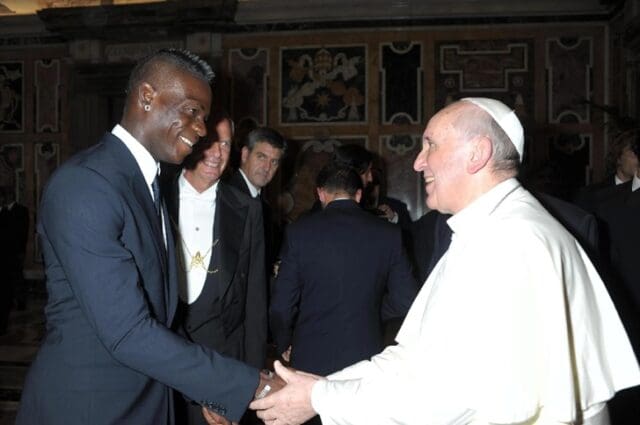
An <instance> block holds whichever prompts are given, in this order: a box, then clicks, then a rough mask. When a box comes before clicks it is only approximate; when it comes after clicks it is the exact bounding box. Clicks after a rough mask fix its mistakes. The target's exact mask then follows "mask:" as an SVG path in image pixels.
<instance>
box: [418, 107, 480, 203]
mask: <svg viewBox="0 0 640 425" xmlns="http://www.w3.org/2000/svg"><path fill="white" fill-rule="evenodd" d="M458 113H459V112H458V111H457V110H456V109H451V108H447V109H444V110H442V111H440V112H439V113H437V114H436V115H435V116H434V117H433V118H432V119H431V120H430V121H429V124H428V125H427V128H426V130H425V132H424V135H423V136H422V151H421V152H420V153H419V154H418V157H417V158H416V160H415V162H414V164H413V168H414V170H416V171H417V172H419V173H422V174H423V177H424V184H425V190H426V191H427V206H428V207H429V208H430V209H436V210H438V211H440V212H442V213H447V214H454V213H456V212H458V211H459V210H460V209H462V208H464V206H465V204H464V196H463V194H464V186H463V183H464V180H463V178H464V176H465V172H464V171H465V164H466V156H467V154H468V149H465V146H464V142H463V140H462V138H461V137H460V135H459V134H458V132H457V131H456V129H455V128H454V122H455V119H456V117H457V115H458Z"/></svg>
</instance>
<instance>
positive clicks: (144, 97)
mask: <svg viewBox="0 0 640 425" xmlns="http://www.w3.org/2000/svg"><path fill="white" fill-rule="evenodd" d="M155 97H156V91H155V89H154V88H153V86H152V85H151V84H149V83H142V84H140V86H139V87H138V104H139V105H140V107H141V108H144V105H151V102H153V99H154V98H155Z"/></svg>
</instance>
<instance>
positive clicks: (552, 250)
mask: <svg viewBox="0 0 640 425" xmlns="http://www.w3.org/2000/svg"><path fill="white" fill-rule="evenodd" d="M523 147H524V137H523V130H522V126H521V124H520V122H519V120H518V118H517V117H516V115H515V113H514V112H513V111H512V110H511V109H510V108H508V107H507V106H506V105H504V104H503V103H501V102H499V101H497V100H493V99H486V98H467V99H463V100H461V101H458V102H456V103H453V104H451V105H449V106H447V107H446V108H444V109H443V110H441V111H440V112H438V113H437V114H436V115H435V116H434V117H433V118H432V119H431V120H430V121H429V124H428V125H427V128H426V130H425V132H424V136H423V147H422V151H421V152H420V154H419V155H418V157H417V158H416V161H415V164H414V168H415V170H416V171H418V172H421V173H422V174H423V175H424V182H425V187H426V191H427V194H428V198H427V205H428V206H429V207H430V208H432V209H438V210H439V211H441V212H443V213H450V214H453V217H451V218H450V219H449V221H448V225H449V226H450V227H451V229H452V230H453V237H452V241H451V245H450V248H449V250H448V251H447V253H446V254H445V255H444V256H443V257H442V259H441V260H440V261H439V263H438V264H437V265H436V267H435V269H434V270H433V272H432V273H431V275H430V276H429V278H428V280H427V282H426V283H425V285H424V286H423V289H422V290H421V292H420V293H419V295H418V297H417V298H416V300H415V302H414V303H413V306H412V307H411V310H410V311H409V313H408V315H407V317H406V319H405V321H404V324H403V325H402V328H401V329H400V332H399V333H398V335H397V338H396V340H397V342H398V345H396V346H391V347H388V348H387V349H386V350H385V351H383V352H382V353H380V354H378V355H376V356H374V357H373V358H371V360H367V361H362V362H360V363H357V364H354V365H353V366H350V367H348V368H346V369H343V370H342V371H339V372H337V373H334V374H332V375H330V376H328V377H326V378H320V377H317V376H313V375H308V374H304V373H302V372H293V371H291V370H288V369H286V368H284V367H283V366H281V365H279V364H277V365H276V372H278V373H279V374H280V375H282V377H283V378H284V379H285V381H287V382H288V385H287V386H286V387H285V388H284V389H283V390H281V391H279V392H276V393H274V394H272V395H270V396H268V397H266V398H264V399H262V400H258V401H254V402H253V403H252V405H251V408H253V409H258V410H259V412H258V415H259V416H260V417H261V418H263V419H264V420H265V422H266V423H267V424H268V425H280V424H298V423H301V422H304V421H305V420H307V419H308V418H310V417H311V416H313V415H314V414H316V413H318V414H320V416H321V419H322V423H323V424H324V425H332V424H345V425H346V424H353V425H355V424H359V425H372V424H376V425H378V424H407V425H410V424H536V425H540V424H589V425H595V424H597V425H602V424H609V417H608V412H607V408H606V402H607V400H609V399H611V398H612V397H613V395H614V394H615V392H616V391H618V390H621V389H624V388H628V387H631V386H635V385H638V384H640V370H639V368H638V363H637V361H636V359H635V357H634V354H633V351H632V349H631V345H630V343H629V340H628V338H627V335H626V334H625V331H624V329H623V327H622V324H621V322H620V319H619V317H618V314H617V312H616V310H615V308H614V306H613V304H612V302H611V299H610V298H609V295H608V293H607V291H606V289H605V287H604V285H603V283H602V280H601V279H600V277H599V276H598V273H597V272H596V270H595V269H594V267H593V265H592V264H591V262H590V261H589V259H588V257H587V255H586V254H585V252H584V251H583V250H582V248H581V247H580V245H579V244H578V243H577V242H576V240H575V239H574V238H573V237H572V236H571V235H570V234H569V233H568V232H567V231H566V230H565V229H564V228H563V227H562V226H561V225H560V224H559V223H558V222H557V221H556V220H555V219H554V218H552V217H551V215H549V213H548V212H547V211H546V210H545V209H544V208H543V207H542V206H541V205H540V204H539V203H538V201H536V199H535V198H534V197H533V196H532V195H531V194H530V193H529V192H527V191H526V190H525V189H524V188H522V186H521V185H520V183H518V181H517V180H516V179H515V177H516V175H517V170H518V165H519V163H520V162H521V160H522V154H523Z"/></svg>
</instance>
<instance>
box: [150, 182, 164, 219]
mask: <svg viewBox="0 0 640 425" xmlns="http://www.w3.org/2000/svg"><path fill="white" fill-rule="evenodd" d="M151 189H153V204H154V205H155V207H156V215H157V216H158V220H159V221H160V223H162V218H161V217H162V207H161V205H162V200H161V199H160V183H159V182H158V176H156V178H155V179H153V183H151Z"/></svg>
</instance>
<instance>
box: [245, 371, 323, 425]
mask: <svg viewBox="0 0 640 425" xmlns="http://www.w3.org/2000/svg"><path fill="white" fill-rule="evenodd" d="M274 366H275V369H276V373H277V374H278V376H280V377H281V378H282V379H283V380H284V382H286V383H287V385H286V386H285V387H284V388H283V389H282V390H280V391H278V392H276V393H275V394H270V395H269V396H267V397H265V398H263V399H260V400H254V401H253V402H252V403H251V404H250V405H249V408H251V409H253V410H257V411H258V413H257V415H258V417H259V418H260V419H262V420H263V421H265V423H267V424H270V425H297V424H301V423H303V422H305V421H307V420H309V419H311V418H312V417H313V416H314V415H315V414H316V412H315V411H314V410H313V407H312V406H311V389H312V388H313V384H315V383H316V381H318V380H319V379H322V378H321V377H319V376H316V375H312V374H310V373H305V372H298V371H292V370H289V369H287V368H286V367H284V366H282V364H281V363H280V362H279V361H277V360H276V362H275V363H274Z"/></svg>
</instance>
